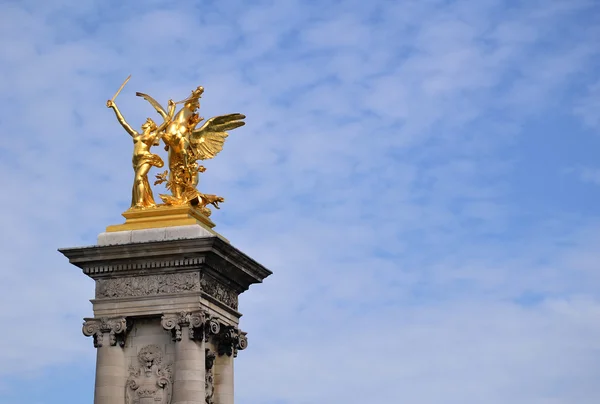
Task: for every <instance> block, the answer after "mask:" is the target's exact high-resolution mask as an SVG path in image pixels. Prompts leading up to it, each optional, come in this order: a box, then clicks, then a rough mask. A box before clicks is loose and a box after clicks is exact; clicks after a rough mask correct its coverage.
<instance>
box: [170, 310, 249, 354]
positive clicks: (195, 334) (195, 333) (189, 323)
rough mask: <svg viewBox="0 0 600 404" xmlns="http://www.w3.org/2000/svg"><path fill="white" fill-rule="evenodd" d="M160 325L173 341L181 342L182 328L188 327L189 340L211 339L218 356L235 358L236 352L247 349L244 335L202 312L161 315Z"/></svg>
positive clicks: (206, 340)
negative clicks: (168, 332)
mask: <svg viewBox="0 0 600 404" xmlns="http://www.w3.org/2000/svg"><path fill="white" fill-rule="evenodd" d="M161 325H162V327H163V328H164V329H165V330H168V331H171V334H172V338H173V341H181V338H182V335H183V334H182V328H183V327H188V329H189V338H190V339H192V340H196V341H201V340H202V338H204V341H205V342H209V341H210V340H211V338H212V340H213V342H214V343H215V345H216V347H217V353H218V355H219V356H222V355H228V356H232V355H233V357H234V358H235V357H236V356H237V352H238V350H240V351H241V350H244V349H246V348H247V347H248V337H247V336H246V333H245V332H243V331H241V330H239V329H238V328H236V327H234V326H231V325H227V324H224V323H223V322H222V321H221V320H220V319H219V318H218V317H215V316H211V315H210V314H208V313H207V312H206V311H204V310H199V311H194V312H180V313H167V314H163V316H162V318H161Z"/></svg>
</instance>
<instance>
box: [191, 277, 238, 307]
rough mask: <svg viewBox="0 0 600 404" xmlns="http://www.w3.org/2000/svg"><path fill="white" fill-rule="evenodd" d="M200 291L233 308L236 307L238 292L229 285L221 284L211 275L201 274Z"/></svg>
mask: <svg viewBox="0 0 600 404" xmlns="http://www.w3.org/2000/svg"><path fill="white" fill-rule="evenodd" d="M200 285H201V286H202V291H203V292H205V293H208V294H209V295H211V296H212V297H214V298H215V299H217V300H218V301H220V302H221V303H223V304H226V305H227V306H229V307H231V308H232V309H234V310H237V309H238V294H237V293H236V292H235V291H234V290H233V289H231V287H228V286H225V285H223V284H222V283H221V282H219V281H217V280H216V279H215V278H213V277H212V276H209V275H206V274H202V278H201V280H200Z"/></svg>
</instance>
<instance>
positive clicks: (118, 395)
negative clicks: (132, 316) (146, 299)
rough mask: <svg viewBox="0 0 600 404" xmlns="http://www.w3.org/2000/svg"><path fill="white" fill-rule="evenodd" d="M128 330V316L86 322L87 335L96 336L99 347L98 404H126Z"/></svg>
mask: <svg viewBox="0 0 600 404" xmlns="http://www.w3.org/2000/svg"><path fill="white" fill-rule="evenodd" d="M126 330H127V322H126V319H125V317H117V318H101V319H93V318H90V319H87V318H86V319H85V323H84V324H83V334H84V335H86V336H88V337H89V336H93V338H94V346H95V347H96V348H97V354H96V382H95V386H94V404H125V394H124V391H125V383H126V381H127V374H126V366H125V364H126V361H125V352H124V351H123V346H124V345H125V333H126Z"/></svg>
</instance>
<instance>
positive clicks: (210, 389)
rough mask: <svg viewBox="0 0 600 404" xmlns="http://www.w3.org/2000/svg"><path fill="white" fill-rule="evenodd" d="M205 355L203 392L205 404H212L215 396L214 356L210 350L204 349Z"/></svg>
mask: <svg viewBox="0 0 600 404" xmlns="http://www.w3.org/2000/svg"><path fill="white" fill-rule="evenodd" d="M205 352H206V354H205V356H204V361H205V368H206V373H205V375H206V376H205V381H204V391H205V396H206V404H214V401H213V396H214V394H215V384H214V377H213V371H212V368H213V365H214V364H215V358H216V355H215V354H214V352H212V351H211V350H210V349H208V348H207V349H206V351H205Z"/></svg>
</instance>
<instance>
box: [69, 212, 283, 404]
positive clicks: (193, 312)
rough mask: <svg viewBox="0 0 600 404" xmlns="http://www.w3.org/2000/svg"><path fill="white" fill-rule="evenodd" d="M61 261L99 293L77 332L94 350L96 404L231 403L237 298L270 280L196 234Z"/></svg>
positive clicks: (138, 234) (133, 237) (106, 241)
mask: <svg viewBox="0 0 600 404" xmlns="http://www.w3.org/2000/svg"><path fill="white" fill-rule="evenodd" d="M173 210H175V209H173ZM148 212H151V211H148ZM140 213H141V212H140ZM144 213H146V212H144ZM138 219H139V217H138ZM60 252H62V253H63V254H64V255H65V256H66V257H67V258H69V262H70V263H72V264H73V265H76V266H77V267H79V268H81V269H82V271H83V273H84V274H85V275H87V276H89V277H90V278H92V279H93V280H94V281H95V283H96V290H95V296H94V299H93V300H91V302H92V305H93V313H94V316H93V317H92V318H85V319H84V320H85V323H84V325H83V334H84V335H86V336H90V337H92V339H93V344H94V347H95V348H96V349H97V354H96V380H95V393H94V404H132V403H140V404H145V403H152V404H207V403H210V404H233V403H234V384H233V381H234V377H233V373H234V358H235V357H236V355H237V353H238V351H241V350H243V349H245V348H246V347H247V345H248V339H247V336H246V333H245V332H244V331H242V330H240V329H239V319H240V317H241V313H240V312H239V311H238V300H239V295H240V294H241V293H243V292H245V291H246V290H248V288H249V287H250V285H252V284H257V283H261V282H262V281H263V280H264V279H265V278H266V277H267V276H269V275H270V274H271V271H269V270H268V269H266V268H265V267H263V266H262V265H260V264H259V263H257V262H256V261H254V260H253V259H252V258H250V257H248V256H247V255H245V254H244V253H243V252H242V251H240V250H238V249H236V248H235V247H233V246H232V245H231V244H229V243H227V242H225V241H223V240H222V239H221V238H219V237H215V236H214V235H212V234H211V233H209V232H208V231H207V230H206V229H205V228H204V227H201V226H200V225H198V224H193V225H186V226H171V227H165V228H150V229H148V228H146V229H138V230H126V231H113V232H110V233H109V232H106V233H102V234H100V235H99V237H98V244H97V245H93V246H88V247H75V248H65V249H61V250H60Z"/></svg>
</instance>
